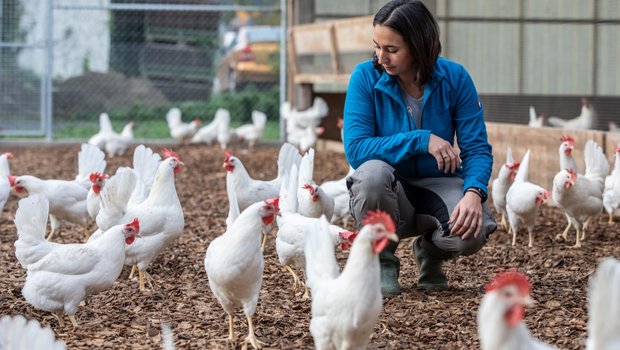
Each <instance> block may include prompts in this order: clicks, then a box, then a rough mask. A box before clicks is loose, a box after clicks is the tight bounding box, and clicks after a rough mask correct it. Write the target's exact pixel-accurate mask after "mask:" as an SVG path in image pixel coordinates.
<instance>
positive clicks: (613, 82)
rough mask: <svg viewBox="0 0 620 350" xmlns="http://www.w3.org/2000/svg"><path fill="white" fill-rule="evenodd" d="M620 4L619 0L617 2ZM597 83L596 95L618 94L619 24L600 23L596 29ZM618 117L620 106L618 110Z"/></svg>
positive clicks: (619, 77) (619, 81)
mask: <svg viewBox="0 0 620 350" xmlns="http://www.w3.org/2000/svg"><path fill="white" fill-rule="evenodd" d="M618 4H620V1H619V2H618ZM598 35H599V39H598V43H599V44H598V48H599V54H598V57H597V62H596V63H597V84H596V93H597V94H598V95H616V96H618V95H620V63H619V62H620V61H619V59H618V58H619V57H620V39H618V38H620V25H617V24H616V25H600V26H599V29H598ZM618 119H620V108H619V111H618Z"/></svg>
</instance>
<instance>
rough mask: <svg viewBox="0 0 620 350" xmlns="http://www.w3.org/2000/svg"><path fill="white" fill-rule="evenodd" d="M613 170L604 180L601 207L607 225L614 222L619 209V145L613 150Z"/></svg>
mask: <svg viewBox="0 0 620 350" xmlns="http://www.w3.org/2000/svg"><path fill="white" fill-rule="evenodd" d="M615 154H616V156H615V161H614V170H613V171H612V172H611V174H609V175H608V176H607V177H606V178H605V190H604V191H603V207H604V208H605V211H606V212H607V214H608V215H609V221H608V222H607V223H608V224H609V225H611V224H613V222H614V215H615V214H617V211H618V208H619V207H620V145H619V146H617V147H616V149H615Z"/></svg>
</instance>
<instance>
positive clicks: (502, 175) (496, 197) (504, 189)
mask: <svg viewBox="0 0 620 350" xmlns="http://www.w3.org/2000/svg"><path fill="white" fill-rule="evenodd" d="M518 170H519V162H515V161H514V160H513V159H512V149H511V148H510V147H508V149H507V150H506V163H504V164H503V165H502V166H501V167H500V168H499V173H498V174H497V178H496V179H495V180H493V183H492V184H491V195H492V196H493V206H494V207H495V210H496V211H497V213H498V214H500V215H501V225H502V227H503V228H504V230H506V231H508V233H510V231H509V227H508V223H507V222H506V217H507V216H508V213H507V212H506V193H508V189H510V185H512V183H513V182H514V180H515V176H516V175H517V171H518Z"/></svg>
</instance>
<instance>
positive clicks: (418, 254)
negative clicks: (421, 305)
mask: <svg viewBox="0 0 620 350" xmlns="http://www.w3.org/2000/svg"><path fill="white" fill-rule="evenodd" d="M423 240H424V237H419V238H417V239H416V240H415V241H414V242H413V254H414V255H415V260H416V262H417V263H418V271H419V277H418V289H424V290H432V289H435V290H437V289H447V288H448V278H447V277H446V274H445V273H444V272H443V270H442V269H441V265H443V261H444V259H440V258H437V257H435V256H432V255H431V254H430V253H429V250H430V249H431V248H434V249H438V248H436V247H434V246H431V244H430V243H427V242H426V241H424V242H422V241H423ZM425 247H426V249H425Z"/></svg>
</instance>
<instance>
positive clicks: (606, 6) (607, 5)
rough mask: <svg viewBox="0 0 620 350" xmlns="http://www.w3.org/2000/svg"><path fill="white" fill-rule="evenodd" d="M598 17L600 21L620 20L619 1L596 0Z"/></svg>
mask: <svg viewBox="0 0 620 350" xmlns="http://www.w3.org/2000/svg"><path fill="white" fill-rule="evenodd" d="M598 17H599V18H600V19H616V20H618V19H620V1H618V0H598Z"/></svg>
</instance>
